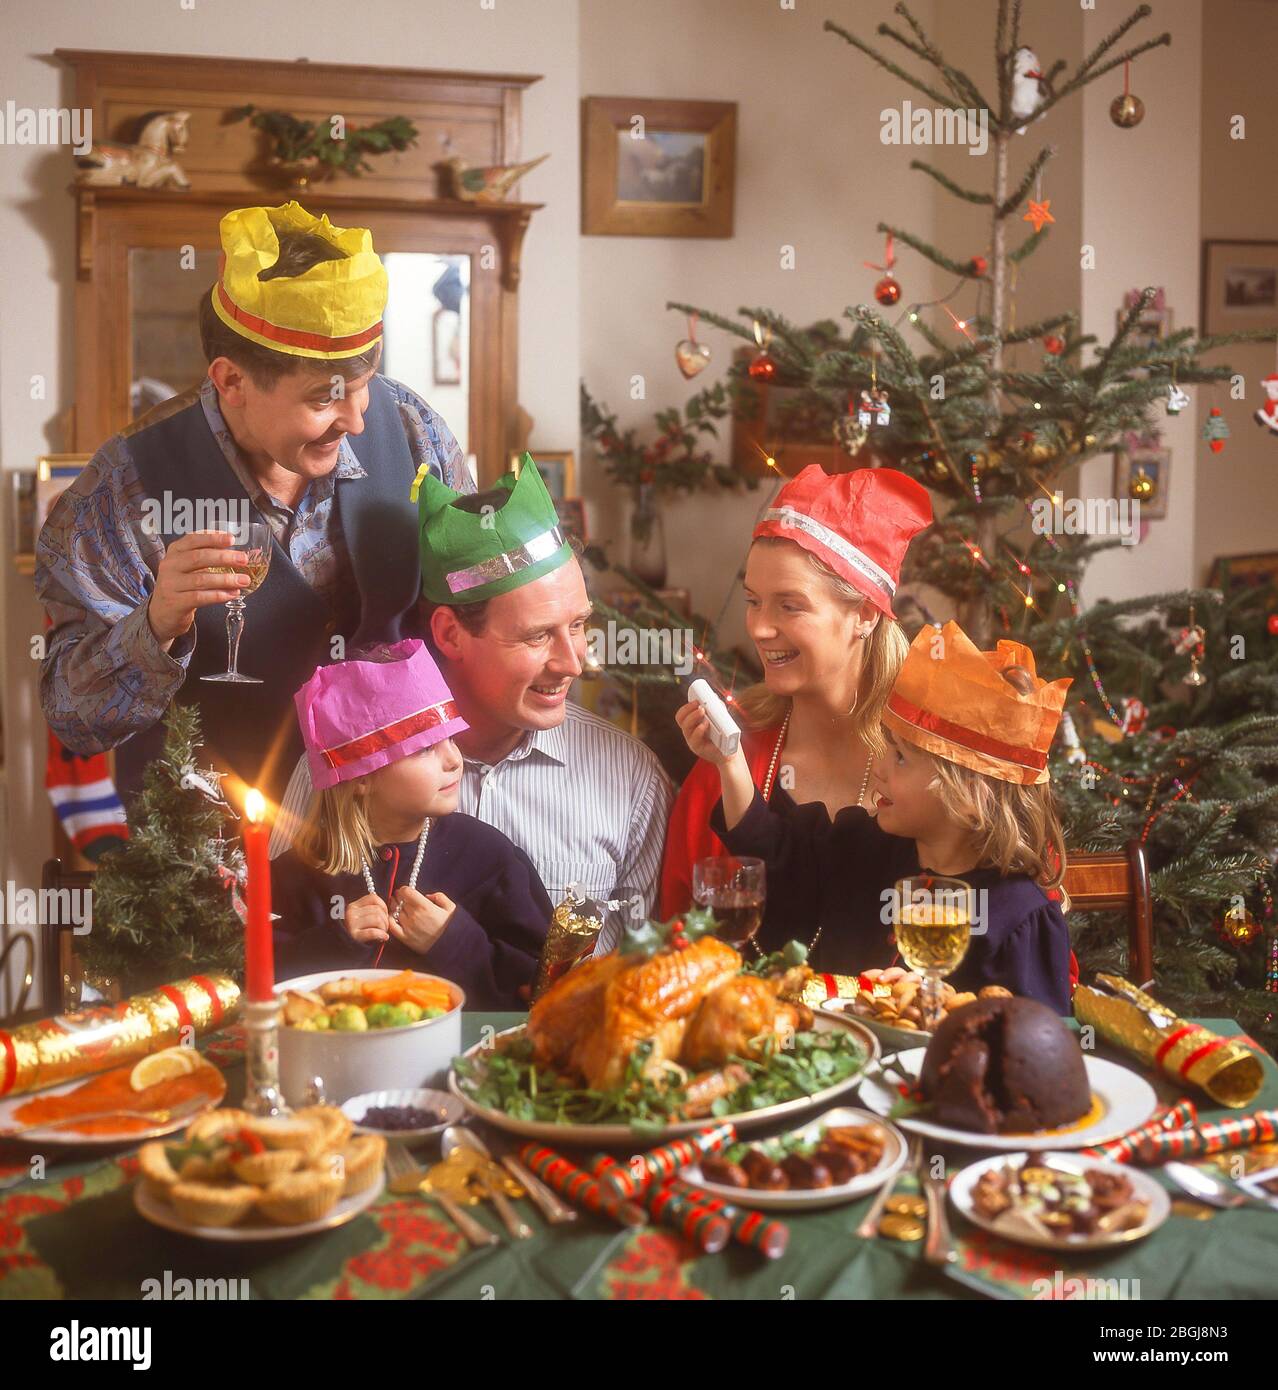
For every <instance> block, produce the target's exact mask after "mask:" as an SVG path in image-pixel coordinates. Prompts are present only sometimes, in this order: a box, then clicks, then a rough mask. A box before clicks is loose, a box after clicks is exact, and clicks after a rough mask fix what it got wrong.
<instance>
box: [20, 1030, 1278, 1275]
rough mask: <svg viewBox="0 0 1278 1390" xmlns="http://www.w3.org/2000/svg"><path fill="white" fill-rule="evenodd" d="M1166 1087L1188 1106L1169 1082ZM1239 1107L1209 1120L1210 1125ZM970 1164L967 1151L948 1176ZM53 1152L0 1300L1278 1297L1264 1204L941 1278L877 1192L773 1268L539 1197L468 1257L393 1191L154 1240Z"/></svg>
mask: <svg viewBox="0 0 1278 1390" xmlns="http://www.w3.org/2000/svg"><path fill="white" fill-rule="evenodd" d="M517 1021H519V1019H518V1016H515V1015H502V1014H496V1015H494V1014H467V1015H466V1016H465V1018H464V1020H463V1036H464V1039H465V1043H466V1045H467V1046H469V1045H470V1044H471V1043H473V1042H475V1041H477V1040H478V1038H479V1030H480V1028H481V1027H483V1026H484V1025H485V1024H492V1025H493V1026H495V1027H496V1028H499V1029H500V1028H503V1027H508V1026H510V1025H511V1024H512V1023H514V1022H517ZM1203 1021H1204V1022H1206V1024H1207V1026H1208V1027H1210V1028H1212V1029H1214V1030H1216V1031H1217V1032H1221V1033H1228V1034H1231V1035H1233V1034H1237V1033H1238V1031H1239V1030H1238V1028H1237V1026H1236V1025H1235V1024H1233V1023H1230V1022H1228V1021H1220V1020H1212V1019H1207V1020H1203ZM213 1055H215V1056H216V1057H218V1058H219V1060H221V1061H222V1062H223V1064H224V1065H226V1066H227V1069H228V1080H229V1082H230V1091H231V1094H232V1096H235V1095H238V1094H239V1093H240V1091H241V1089H242V1068H241V1067H240V1066H239V1065H238V1063H237V1061H236V1060H235V1054H234V1051H233V1050H232V1051H230V1053H229V1060H227V1055H228V1054H227V1053H226V1052H223V1051H220V1050H219V1049H218V1048H217V1047H216V1046H215V1047H214V1048H213ZM1264 1065H1265V1088H1264V1091H1263V1092H1262V1094H1261V1095H1260V1097H1258V1099H1257V1101H1256V1102H1255V1108H1260V1107H1262V1106H1263V1107H1266V1108H1275V1107H1278V1067H1275V1064H1274V1061H1273V1059H1272V1058H1270V1057H1268V1056H1267V1055H1266V1056H1265V1060H1264ZM1160 1094H1161V1095H1162V1098H1164V1099H1166V1100H1173V1099H1180V1097H1179V1096H1176V1095H1174V1094H1173V1092H1172V1090H1171V1088H1170V1086H1168V1087H1163V1086H1162V1085H1161V1083H1160ZM1227 1113H1229V1112H1226V1111H1223V1110H1217V1109H1214V1108H1210V1107H1207V1108H1202V1109H1201V1110H1200V1114H1201V1116H1202V1118H1216V1117H1218V1116H1221V1115H1224V1114H1227ZM425 1156H427V1157H428V1156H429V1154H427V1155H425ZM975 1156H977V1154H976V1151H974V1150H962V1151H957V1152H956V1153H954V1154H953V1155H951V1159H952V1168H951V1170H952V1171H956V1170H957V1167H958V1166H961V1164H962V1163H964V1162H970V1161H971V1160H972V1159H973V1158H974V1157H975ZM49 1159H50V1161H49V1165H48V1167H47V1169H46V1170H45V1171H44V1172H43V1174H39V1173H37V1175H36V1176H34V1177H33V1176H32V1174H31V1169H30V1164H29V1155H28V1154H27V1152H26V1151H25V1150H22V1149H18V1148H15V1147H13V1146H9V1147H7V1148H5V1147H3V1146H0V1297H7V1298H120V1299H128V1298H140V1297H142V1296H143V1293H144V1292H145V1291H147V1288H148V1286H147V1285H146V1281H148V1280H155V1281H160V1284H161V1286H164V1283H165V1281H166V1280H167V1281H169V1283H168V1285H167V1286H168V1287H170V1288H178V1287H180V1286H178V1285H177V1283H176V1281H178V1280H182V1279H189V1280H216V1279H221V1280H244V1281H247V1283H246V1285H240V1284H236V1285H233V1286H232V1285H227V1286H224V1289H223V1290H222V1292H223V1296H225V1294H228V1293H229V1294H231V1296H237V1295H239V1294H242V1293H243V1292H245V1291H247V1294H248V1295H249V1296H251V1297H253V1298H286V1299H296V1298H448V1299H483V1298H498V1299H514V1298H521V1299H529V1298H535V1299H553V1298H573V1299H610V1298H766V1299H788V1298H801V1299H822V1298H974V1297H980V1296H982V1294H988V1293H1001V1294H1003V1295H1004V1296H1010V1297H1027V1296H1031V1295H1032V1294H1034V1293H1039V1294H1042V1293H1043V1292H1044V1290H1045V1285H1046V1284H1049V1283H1051V1281H1052V1280H1053V1278H1054V1276H1055V1275H1056V1272H1057V1271H1060V1270H1061V1268H1062V1265H1063V1264H1065V1268H1064V1271H1063V1277H1064V1278H1066V1279H1067V1278H1069V1277H1073V1276H1080V1277H1082V1276H1086V1277H1091V1278H1093V1279H1117V1280H1127V1281H1129V1285H1128V1289H1129V1290H1132V1289H1134V1288H1135V1286H1134V1285H1132V1284H1131V1283H1130V1281H1134V1280H1139V1281H1140V1283H1139V1288H1138V1290H1137V1292H1138V1296H1139V1297H1140V1298H1142V1299H1150V1298H1177V1299H1188V1298H1257V1297H1261V1298H1274V1297H1278V1213H1273V1214H1271V1213H1268V1212H1264V1211H1259V1210H1252V1211H1246V1210H1243V1211H1227V1212H1220V1213H1217V1214H1216V1215H1215V1216H1213V1217H1212V1218H1211V1219H1210V1220H1194V1219H1191V1218H1190V1217H1188V1216H1181V1215H1177V1214H1173V1215H1172V1216H1171V1217H1170V1218H1169V1219H1168V1221H1167V1223H1166V1224H1165V1225H1164V1226H1163V1227H1162V1229H1161V1230H1159V1231H1157V1232H1156V1233H1155V1234H1154V1235H1153V1236H1152V1237H1150V1238H1149V1239H1147V1240H1144V1241H1141V1242H1138V1243H1137V1244H1135V1245H1133V1246H1131V1247H1125V1248H1123V1249H1122V1250H1121V1251H1118V1252H1116V1253H1113V1254H1106V1255H1093V1256H1081V1257H1080V1256H1075V1257H1072V1258H1071V1260H1070V1261H1069V1262H1068V1263H1066V1262H1064V1261H1063V1260H1062V1258H1061V1257H1060V1256H1058V1255H1055V1254H1048V1253H1047V1252H1041V1253H1040V1252H1036V1251H1031V1250H1027V1249H1022V1248H1020V1247H1016V1246H1012V1245H1008V1244H1006V1243H1004V1242H1001V1241H997V1240H995V1239H992V1238H986V1237H984V1236H983V1234H982V1233H981V1232H979V1231H975V1230H974V1229H973V1228H971V1227H969V1226H966V1225H965V1223H963V1222H962V1221H959V1220H956V1222H955V1233H956V1235H959V1236H961V1237H962V1244H961V1254H962V1258H961V1260H960V1262H959V1263H958V1264H957V1265H956V1266H952V1267H951V1269H950V1270H949V1271H947V1272H946V1273H943V1274H942V1273H939V1272H937V1271H935V1270H933V1269H931V1268H930V1267H928V1266H926V1265H925V1264H923V1262H922V1259H921V1246H920V1245H919V1244H917V1243H916V1244H912V1245H900V1244H896V1243H894V1242H892V1241H889V1240H886V1239H882V1238H879V1239H873V1240H868V1241H866V1240H859V1239H858V1238H857V1237H856V1236H855V1235H854V1234H853V1232H854V1230H855V1228H856V1225H857V1223H858V1222H859V1221H860V1219H861V1217H862V1216H863V1215H864V1212H865V1210H866V1208H867V1206H868V1205H869V1201H870V1199H869V1198H867V1199H865V1200H863V1201H860V1202H855V1203H852V1204H850V1205H847V1206H841V1207H833V1208H830V1209H828V1210H825V1211H818V1212H813V1213H810V1214H808V1215H805V1216H801V1217H791V1218H789V1219H788V1224H789V1226H790V1229H791V1240H790V1246H789V1249H788V1250H787V1252H786V1254H785V1255H784V1256H783V1257H782V1258H781V1259H779V1260H775V1261H766V1260H764V1259H762V1258H761V1257H759V1256H756V1255H755V1254H754V1253H753V1252H751V1251H749V1250H746V1249H744V1248H741V1247H737V1246H729V1247H728V1249H727V1250H725V1251H723V1252H722V1253H721V1254H719V1255H714V1256H704V1255H699V1254H698V1253H697V1252H695V1251H694V1250H693V1249H692V1248H691V1247H690V1246H689V1245H688V1244H687V1243H686V1242H685V1241H683V1240H682V1239H681V1238H679V1237H678V1236H676V1235H674V1234H672V1233H670V1232H667V1231H665V1230H662V1229H659V1228H655V1227H652V1228H642V1229H640V1230H637V1231H623V1230H620V1229H617V1228H615V1227H613V1226H610V1225H607V1224H604V1223H602V1222H601V1221H599V1220H597V1219H596V1218H593V1217H590V1216H588V1215H586V1214H584V1213H583V1214H582V1216H581V1218H580V1219H579V1220H578V1222H577V1223H576V1225H575V1227H563V1226H559V1227H550V1226H548V1225H547V1224H546V1223H545V1222H544V1221H543V1220H542V1218H541V1215H540V1213H538V1212H537V1211H536V1210H535V1209H534V1208H533V1207H532V1205H531V1203H528V1202H523V1203H520V1204H519V1205H520V1208H521V1210H522V1211H523V1215H524V1217H525V1219H526V1220H527V1221H528V1222H529V1224H530V1225H532V1226H533V1227H534V1229H535V1231H536V1234H535V1236H534V1237H533V1238H532V1239H531V1240H526V1241H511V1240H509V1239H508V1238H505V1233H504V1231H503V1230H502V1228H501V1226H500V1224H499V1223H498V1221H497V1220H496V1217H495V1215H494V1214H493V1213H492V1212H491V1211H490V1210H488V1209H487V1208H472V1209H471V1210H472V1211H476V1212H478V1213H479V1215H480V1219H481V1220H482V1221H483V1222H484V1223H485V1224H486V1225H488V1226H489V1227H491V1228H492V1229H493V1230H495V1231H499V1232H501V1233H502V1235H503V1242H502V1244H501V1245H499V1246H495V1247H491V1248H487V1249H483V1250H471V1249H469V1248H468V1247H467V1246H466V1245H465V1244H464V1243H463V1242H462V1241H461V1239H460V1237H459V1236H458V1234H457V1232H456V1230H455V1229H454V1228H453V1226H452V1225H451V1223H449V1222H448V1221H447V1220H445V1219H444V1218H443V1217H442V1215H441V1214H440V1213H439V1211H438V1210H437V1208H436V1207H435V1206H434V1205H433V1204H432V1203H430V1202H428V1201H425V1200H423V1199H421V1198H419V1197H416V1196H413V1197H396V1196H393V1195H391V1194H389V1193H387V1194H385V1195H384V1196H383V1197H382V1198H381V1199H380V1200H379V1201H378V1202H377V1203H376V1204H375V1205H374V1206H373V1207H371V1208H370V1209H369V1211H368V1212H366V1213H365V1214H363V1215H361V1216H360V1217H358V1218H356V1219H355V1220H354V1221H352V1222H350V1223H349V1224H348V1225H346V1226H344V1227H342V1228H340V1229H338V1230H335V1231H331V1232H328V1233H326V1234H324V1235H322V1236H313V1237H307V1238H301V1239H295V1240H288V1241H281V1242H274V1243H254V1244H251V1245H243V1246H226V1245H217V1244H213V1243H211V1242H205V1241H200V1240H196V1239H193V1238H190V1237H186V1236H179V1235H174V1234H172V1233H170V1232H167V1231H163V1230H160V1229H158V1228H157V1227H155V1226H152V1225H150V1224H149V1223H147V1222H146V1221H144V1220H143V1219H142V1217H141V1216H139V1215H138V1214H137V1212H136V1211H135V1210H134V1207H133V1202H132V1183H133V1178H134V1177H135V1175H136V1172H137V1160H136V1151H135V1150H133V1149H129V1150H123V1151H119V1152H116V1153H113V1154H112V1155H110V1156H108V1157H103V1156H101V1154H97V1155H92V1156H90V1155H89V1154H88V1153H87V1152H86V1151H85V1150H78V1151H65V1152H64V1154H63V1155H62V1156H55V1155H53V1154H50V1155H49ZM1036 1280H1037V1281H1044V1282H1043V1283H1040V1284H1036V1283H1035V1282H1034V1281H1036ZM1058 1284H1059V1280H1058ZM149 1287H152V1288H153V1287H154V1286H149ZM206 1287H207V1286H206ZM1062 1288H1063V1291H1064V1292H1065V1293H1066V1295H1068V1291H1069V1286H1068V1285H1064V1286H1061V1287H1059V1288H1058V1295H1059V1293H1060V1292H1061V1291H1062ZM209 1296H212V1294H210V1295H209Z"/></svg>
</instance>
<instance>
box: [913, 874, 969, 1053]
mask: <svg viewBox="0 0 1278 1390" xmlns="http://www.w3.org/2000/svg"><path fill="white" fill-rule="evenodd" d="M895 913H896V922H895V931H896V949H897V950H898V951H900V953H901V958H902V960H904V961H905V963H906V965H908V966H909V967H910V969H911V970H917V971H918V972H919V973H920V974H921V975H922V976H923V983H922V985H921V986H920V987H919V1009H920V1012H921V1013H922V1015H923V1027H924V1029H925V1030H926V1031H927V1032H929V1033H930V1032H931V1031H932V1030H933V1029H934V1028H935V1027H936V1025H937V1024H938V1023H939V1022H940V1021H941V981H942V980H943V979H944V978H945V977H946V976H947V975H951V974H953V973H954V971H955V970H957V969H958V968H959V966H960V965H961V964H962V963H963V958H964V956H966V955H967V948H968V943H969V942H970V941H971V939H972V887H971V885H970V884H969V883H966V882H965V881H964V880H963V879H961V878H944V877H942V876H941V875H939V874H915V875H914V876H913V877H911V878H902V879H898V880H897V883H896V902H895Z"/></svg>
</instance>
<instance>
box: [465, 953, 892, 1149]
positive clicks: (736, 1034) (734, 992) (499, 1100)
mask: <svg viewBox="0 0 1278 1390" xmlns="http://www.w3.org/2000/svg"><path fill="white" fill-rule="evenodd" d="M811 976H812V972H811V970H810V969H808V967H807V966H805V965H801V966H795V967H792V968H790V969H782V968H777V969H775V970H773V972H772V973H770V974H766V975H760V974H756V973H752V972H751V971H750V970H749V969H748V968H746V967H745V966H744V962H743V961H742V958H741V956H740V955H739V954H738V953H737V952H736V951H735V950H734V949H733V948H732V947H731V946H729V945H728V944H727V943H726V942H723V941H721V940H719V939H718V937H716V936H712V935H705V936H701V937H700V938H699V939H697V940H695V941H688V940H686V939H683V940H681V939H679V938H677V937H676V938H675V939H674V940H673V941H672V942H670V943H663V944H660V945H659V946H658V947H657V948H656V949H655V950H651V951H649V952H648V953H647V954H644V953H626V952H625V951H624V950H623V951H621V952H614V953H613V954H612V955H608V956H603V957H600V958H598V959H592V960H588V961H586V962H584V963H583V964H581V965H579V966H577V967H576V968H575V969H573V970H571V971H569V972H568V974H566V975H564V976H563V977H562V978H561V979H559V980H557V981H556V982H555V984H554V985H552V986H551V987H550V989H549V990H547V991H546V993H545V994H543V995H542V996H541V997H540V998H539V999H538V1000H537V1001H536V1002H535V1003H534V1004H533V1007H532V1010H531V1012H530V1013H529V1015H528V1021H527V1023H525V1024H521V1025H519V1026H518V1027H517V1028H511V1029H507V1030H506V1031H505V1032H503V1033H499V1034H497V1035H496V1037H495V1038H493V1039H492V1040H491V1041H489V1042H487V1043H479V1044H477V1045H476V1046H475V1047H472V1048H470V1049H469V1051H467V1052H466V1053H464V1054H463V1055H462V1056H461V1057H458V1058H457V1059H456V1060H455V1062H454V1064H453V1070H452V1072H451V1073H450V1074H449V1078H448V1085H449V1089H450V1090H451V1091H452V1092H453V1094H454V1095H456V1096H457V1097H458V1099H459V1100H461V1102H462V1104H463V1105H465V1106H466V1108H467V1109H468V1110H469V1111H471V1113H472V1114H474V1115H476V1116H478V1117H479V1118H481V1119H483V1120H486V1121H487V1122H488V1123H490V1124H493V1125H496V1126H497V1127H498V1128H501V1129H505V1130H508V1131H510V1132H512V1133H515V1134H519V1135H523V1136H525V1137H527V1138H531V1139H544V1140H547V1141H551V1142H560V1143H569V1144H571V1143H581V1144H590V1143H595V1144H604V1145H607V1144H625V1143H628V1142H630V1141H631V1140H633V1139H635V1138H637V1137H645V1136H657V1137H662V1138H666V1137H673V1136H676V1135H680V1134H689V1133H692V1132H693V1131H695V1130H697V1129H699V1128H701V1127H702V1126H703V1125H705V1124H706V1123H707V1122H709V1121H720V1120H724V1121H731V1122H732V1123H734V1124H735V1125H736V1126H737V1128H738V1129H745V1128H749V1127H752V1126H756V1125H763V1124H768V1123H770V1122H772V1121H775V1120H778V1119H782V1118H785V1117H787V1116H790V1115H796V1114H799V1113H800V1112H802V1111H805V1110H808V1109H810V1108H812V1107H813V1106H816V1105H825V1104H829V1103H830V1102H831V1101H833V1100H834V1099H835V1097H837V1096H839V1095H840V1094H842V1093H843V1092H845V1091H847V1090H848V1089H850V1088H851V1087H852V1086H853V1085H855V1084H856V1082H857V1081H858V1080H859V1079H860V1077H861V1076H862V1074H863V1073H864V1072H865V1070H866V1068H867V1067H869V1066H870V1065H871V1064H872V1063H873V1062H874V1061H876V1060H877V1058H878V1055H879V1043H878V1039H877V1038H876V1037H875V1036H874V1034H873V1033H872V1032H871V1031H870V1030H869V1029H868V1028H866V1027H865V1025H864V1024H863V1023H861V1022H860V1020H858V1019H854V1018H844V1017H840V1016H837V1015H834V1014H826V1013H819V1012H817V1013H814V1012H813V1010H811V1009H810V1008H808V1007H807V1005H805V1004H804V1003H803V1002H802V998H801V996H802V993H803V987H804V985H805V984H806V983H807V982H808V980H809V979H811Z"/></svg>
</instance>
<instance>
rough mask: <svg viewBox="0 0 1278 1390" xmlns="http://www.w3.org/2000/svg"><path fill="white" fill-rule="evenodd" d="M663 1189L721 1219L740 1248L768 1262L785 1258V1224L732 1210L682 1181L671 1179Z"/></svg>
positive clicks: (787, 1239)
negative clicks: (745, 1248) (713, 1213)
mask: <svg viewBox="0 0 1278 1390" xmlns="http://www.w3.org/2000/svg"><path fill="white" fill-rule="evenodd" d="M666 1186H667V1187H670V1188H672V1189H673V1190H674V1191H675V1192H678V1193H679V1194H680V1195H681V1196H683V1197H686V1198H687V1199H688V1201H690V1202H692V1203H694V1204H695V1205H697V1206H703V1207H705V1208H706V1210H707V1211H713V1212H717V1213H718V1214H719V1215H720V1216H722V1217H723V1219H724V1220H725V1221H726V1222H727V1223H728V1226H729V1228H730V1229H731V1231H732V1238H733V1240H735V1241H736V1242H737V1243H738V1244H739V1245H744V1246H747V1247H748V1248H749V1249H751V1250H756V1251H758V1253H759V1254H760V1255H762V1256H763V1257H764V1259H767V1260H775V1259H779V1258H780V1256H782V1255H784V1254H785V1249H786V1246H787V1245H789V1243H790V1228H789V1227H788V1226H787V1225H786V1224H785V1223H784V1222H782V1221H774V1220H771V1219H770V1218H769V1217H766V1216H764V1214H763V1213H762V1212H761V1211H750V1210H747V1209H743V1208H740V1207H734V1206H732V1204H731V1203H729V1202H725V1201H724V1200H723V1199H722V1198H721V1197H712V1196H711V1195H710V1194H709V1193H708V1192H702V1191H700V1190H699V1189H698V1188H695V1187H692V1186H691V1185H690V1184H688V1183H686V1182H684V1180H683V1179H682V1178H674V1179H672V1180H671V1181H670V1182H669V1183H667V1184H666Z"/></svg>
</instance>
